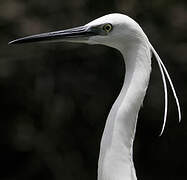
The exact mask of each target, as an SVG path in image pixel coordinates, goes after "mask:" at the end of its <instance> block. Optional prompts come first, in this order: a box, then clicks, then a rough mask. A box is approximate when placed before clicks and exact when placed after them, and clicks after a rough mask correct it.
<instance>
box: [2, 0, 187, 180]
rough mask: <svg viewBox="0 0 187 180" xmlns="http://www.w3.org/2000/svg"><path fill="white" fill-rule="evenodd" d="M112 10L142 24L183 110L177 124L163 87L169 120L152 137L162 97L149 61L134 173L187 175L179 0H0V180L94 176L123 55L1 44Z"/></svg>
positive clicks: (184, 37) (185, 30)
mask: <svg viewBox="0 0 187 180" xmlns="http://www.w3.org/2000/svg"><path fill="white" fill-rule="evenodd" d="M111 12H120V13H124V14H127V15H129V16H131V17H132V18H134V19H135V20H136V21H137V22H138V23H139V24H140V25H141V27H142V28H143V29H144V31H145V33H146V34H147V36H148V37H149V39H150V41H151V42H152V44H153V45H154V46H155V49H156V50H157V51H158V52H159V54H160V56H161V57H162V59H163V61H164V63H165V64H166V66H167V68H168V70H169V72H170V74H171V77H172V79H173V82H174V85H175V87H176V90H177V93H178V96H179V99H180V103H181V107H182V122H181V123H180V124H179V123H178V119H177V117H178V116H177V111H176V110H177V109H176V105H175V101H174V98H173V96H172V93H171V91H169V114H168V121H167V124H166V130H165V132H164V134H163V136H162V137H159V136H158V135H159V133H160V131H161V127H162V122H163V111H164V96H163V95H164V94H163V87H162V82H161V76H160V72H159V69H158V66H157V64H156V61H155V59H153V64H152V65H153V71H152V75H151V80H150V85H149V88H148V91H147V95H146V98H145V100H144V107H143V108H142V109H141V111H140V114H139V119H138V126H137V133H136V140H135V145H134V161H135V166H136V171H137V177H138V179H139V180H150V179H151V180H158V179H159V180H162V179H163V180H166V179H168V180H186V179H187V175H186V172H187V165H186V161H187V157H186V156H187V152H186V151H187V144H186V139H187V122H186V121H185V120H186V113H185V109H186V106H187V98H186V97H187V85H186V81H187V77H186V70H187V1H186V0H183V1H182V0H180V1H179V0H177V1H176V0H152V1H148V0H141V1H138V0H118V1H117V0H105V1H103V0H68V1H66V0H53V1H49V0H1V1H0V117H1V118H0V138H1V139H0V143H1V144H0V145H1V146H0V166H1V167H0V179H1V180H18V179H19V180H25V179H26V180H32V179H35V180H37V179H40V180H43V179H45V180H48V179H49V180H62V179H65V180H75V179H76V180H88V179H89V180H96V177H97V160H98V155H99V144H100V139H101V135H102V131H103V128H104V124H105V120H106V118H107V114H108V113H109V110H110V108H111V106H112V104H113V102H114V100H115V99H116V97H117V95H118V93H119V92H120V88H121V86H122V83H123V78H124V74H125V68H124V63H123V59H122V57H121V55H120V53H119V52H117V51H116V50H114V49H110V48H107V47H103V46H88V45H83V44H70V43H56V44H55V43H51V44H27V45H20V46H8V45H7V43H8V41H10V40H13V39H15V38H18V37H21V36H26V35H30V34H35V33H41V32H47V31H54V30H60V29H65V28H69V27H74V26H78V25H83V24H85V23H87V22H89V21H91V20H93V19H95V18H97V17H99V16H102V15H105V14H108V13H111Z"/></svg>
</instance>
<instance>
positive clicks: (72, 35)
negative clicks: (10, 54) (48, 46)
mask: <svg viewBox="0 0 187 180" xmlns="http://www.w3.org/2000/svg"><path fill="white" fill-rule="evenodd" d="M94 35H97V32H96V31H95V32H94V31H93V30H92V29H91V28H89V27H87V26H80V27H76V28H71V29H66V30H61V31H54V32H48V33H42V34H36V35H32V36H27V37H23V38H19V39H16V40H13V41H10V42H9V43H8V44H21V43H32V42H44V41H45V42H54V41H55V42H56V41H69V42H85V41H87V40H88V39H89V37H90V36H94Z"/></svg>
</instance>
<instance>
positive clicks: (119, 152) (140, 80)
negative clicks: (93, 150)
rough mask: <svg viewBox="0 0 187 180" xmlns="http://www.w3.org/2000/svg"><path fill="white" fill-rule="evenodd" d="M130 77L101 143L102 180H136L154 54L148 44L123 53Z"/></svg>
mask: <svg viewBox="0 0 187 180" xmlns="http://www.w3.org/2000/svg"><path fill="white" fill-rule="evenodd" d="M124 50H125V53H124V54H123V53H122V55H123V57H124V60H125V65H126V74H125V80H124V84H123V87H122V89H121V92H120V94H119V96H118V98H117V100H116V102H115V103H114V105H113V107H112V109H111V111H110V113H109V115H108V118H107V121H106V125H105V129H104V133H103V136H102V140H101V147H100V155H99V163H98V180H136V179H137V178H136V173H135V169H134V164H133V157H132V151H133V140H134V136H135V131H136V122H137V117H138V112H139V109H140V107H141V105H142V103H143V99H144V96H145V93H146V89H147V86H148V82H149V77H150V72H151V52H150V47H149V45H148V43H147V42H146V41H143V42H141V43H136V44H131V45H129V46H128V47H125V49H121V50H120V51H121V52H124Z"/></svg>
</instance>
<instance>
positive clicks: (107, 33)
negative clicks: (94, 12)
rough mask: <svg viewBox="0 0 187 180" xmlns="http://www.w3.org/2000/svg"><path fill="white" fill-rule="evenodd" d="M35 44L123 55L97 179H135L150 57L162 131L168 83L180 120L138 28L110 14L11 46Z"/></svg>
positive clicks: (124, 18) (129, 19) (162, 70)
mask: <svg viewBox="0 0 187 180" xmlns="http://www.w3.org/2000/svg"><path fill="white" fill-rule="evenodd" d="M36 41H68V42H80V43H88V44H102V45H106V46H109V47H112V48H115V49H118V50H119V51H120V52H121V54H122V55H123V58H124V61H125V66H126V74H125V79H124V84H123V87H122V89H121V92H120V94H119V96H118V98H117V99H116V101H115V103H114V105H113V106H112V109H111V111H110V113H109V115H108V118H107V121H106V125H105V129H104V133H103V136H102V140H101V146H100V155H99V163H98V180H136V179H137V177H136V173H135V168H134V164H133V141H134V137H135V132H136V122H137V117H138V112H139V109H140V107H141V105H142V103H143V99H144V96H145V93H146V89H147V87H148V83H149V78H150V73H151V56H152V53H153V54H154V55H155V57H156V60H157V62H158V65H159V68H160V71H161V75H162V80H163V84H164V92H165V113H164V123H163V127H162V130H161V133H160V135H161V134H162V133H163V131H164V127H165V123H166V118H167V107H168V99H167V98H168V97H167V84H166V78H165V77H167V79H168V81H169V84H170V86H171V89H172V91H173V94H174V97H175V100H176V103H177V107H178V114H179V121H180V119H181V112H180V105H179V101H178V98H177V95H176V92H175V89H174V86H173V84H172V81H171V78H170V76H169V74H168V72H167V70H166V68H165V66H164V64H163V62H162V61H161V59H160V57H159V56H158V54H157V52H156V51H155V49H154V48H153V46H152V45H151V43H150V42H149V40H148V38H147V36H146V35H145V33H144V32H143V30H142V29H141V27H140V26H139V25H138V24H137V23H136V22H135V21H134V20H133V19H131V18H130V17H128V16H126V15H123V14H117V13H116V14H109V15H106V16H103V17H100V18H98V19H96V20H94V21H92V22H90V23H88V24H86V25H85V26H81V27H78V28H72V29H68V30H62V31H56V32H49V33H43V34H39V35H33V36H28V37H25V38H21V39H17V40H14V41H11V42H10V44H15V43H26V42H36Z"/></svg>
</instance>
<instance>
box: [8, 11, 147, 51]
mask: <svg viewBox="0 0 187 180" xmlns="http://www.w3.org/2000/svg"><path fill="white" fill-rule="evenodd" d="M145 38H146V35H145V34H144V32H143V30H142V29H141V27H140V26H139V25H138V24H137V23H136V22H135V21H134V20H133V19H131V18H130V17H128V16H126V15H123V14H117V13H115V14H109V15H105V16H102V17H100V18H98V19H95V20H93V21H91V22H90V23H88V24H86V25H84V26H79V27H76V28H71V29H66V30H60V31H54V32H48V33H42V34H36V35H31V36H27V37H23V38H19V39H16V40H13V41H11V42H9V44H20V43H31V42H57V41H64V42H78V43H87V44H102V45H106V46H110V47H113V48H116V49H120V48H121V47H124V46H125V44H128V45H130V44H131V43H134V42H135V43H137V42H139V41H140V40H142V39H145Z"/></svg>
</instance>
